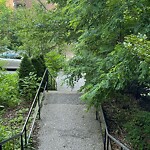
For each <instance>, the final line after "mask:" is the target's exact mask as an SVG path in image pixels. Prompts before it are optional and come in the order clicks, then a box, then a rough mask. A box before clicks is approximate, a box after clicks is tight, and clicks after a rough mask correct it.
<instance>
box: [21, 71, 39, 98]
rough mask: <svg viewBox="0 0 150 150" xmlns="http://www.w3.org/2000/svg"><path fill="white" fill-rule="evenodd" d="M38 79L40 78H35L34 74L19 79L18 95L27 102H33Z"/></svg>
mask: <svg viewBox="0 0 150 150" xmlns="http://www.w3.org/2000/svg"><path fill="white" fill-rule="evenodd" d="M39 79H40V78H37V76H36V74H34V72H30V73H29V75H28V76H26V77H24V78H22V79H20V81H21V90H20V94H21V96H22V97H23V98H24V99H25V100H27V101H31V100H33V98H34V96H35V94H36V90H37V87H38V86H39Z"/></svg>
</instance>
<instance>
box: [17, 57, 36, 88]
mask: <svg viewBox="0 0 150 150" xmlns="http://www.w3.org/2000/svg"><path fill="white" fill-rule="evenodd" d="M34 71H35V69H34V67H33V65H32V62H31V60H30V59H29V57H28V56H27V55H26V56H24V58H23V59H22V61H21V63H20V68H19V89H22V80H23V79H24V78H25V77H28V76H29V74H30V72H34Z"/></svg>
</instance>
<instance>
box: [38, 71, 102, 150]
mask: <svg viewBox="0 0 150 150" xmlns="http://www.w3.org/2000/svg"><path fill="white" fill-rule="evenodd" d="M64 78H65V76H64V75H63V73H60V74H59V76H58V78H57V87H58V91H49V92H47V93H46V97H45V99H44V101H43V106H42V110H41V120H40V130H39V135H38V137H39V138H38V140H39V147H38V150H103V149H104V148H103V142H102V135H101V132H100V124H99V122H98V121H97V120H96V119H95V109H94V108H92V109H91V110H90V111H88V112H87V111H86V109H87V107H86V105H85V104H84V103H83V102H82V101H81V100H80V96H81V93H79V92H78V90H79V87H80V86H82V85H83V84H84V79H81V80H80V81H79V82H78V83H77V84H76V85H75V87H74V88H73V89H72V88H69V87H68V86H67V85H66V84H62V82H63V79H64Z"/></svg>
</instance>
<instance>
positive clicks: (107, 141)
mask: <svg viewBox="0 0 150 150" xmlns="http://www.w3.org/2000/svg"><path fill="white" fill-rule="evenodd" d="M109 140H110V138H109V136H107V150H109Z"/></svg>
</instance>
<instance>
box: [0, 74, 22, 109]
mask: <svg viewBox="0 0 150 150" xmlns="http://www.w3.org/2000/svg"><path fill="white" fill-rule="evenodd" d="M0 87H1V88H0V103H1V105H3V106H8V107H12V106H15V105H18V104H19V103H20V100H19V93H18V75H17V74H6V73H4V72H0Z"/></svg>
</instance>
